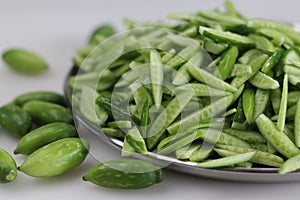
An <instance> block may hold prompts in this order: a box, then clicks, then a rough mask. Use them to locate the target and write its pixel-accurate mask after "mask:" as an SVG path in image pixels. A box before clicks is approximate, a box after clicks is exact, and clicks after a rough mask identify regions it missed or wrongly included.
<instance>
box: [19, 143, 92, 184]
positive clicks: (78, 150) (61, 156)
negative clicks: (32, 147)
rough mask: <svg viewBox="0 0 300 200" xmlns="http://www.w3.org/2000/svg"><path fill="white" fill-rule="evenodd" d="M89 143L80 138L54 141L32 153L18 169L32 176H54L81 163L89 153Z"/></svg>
mask: <svg viewBox="0 0 300 200" xmlns="http://www.w3.org/2000/svg"><path fill="white" fill-rule="evenodd" d="M88 148H89V145H88V143H87V142H86V141H85V140H82V139H79V138H65V139H61V140H58V141H56V142H52V143H50V144H48V145H46V146H43V147H42V148H40V149H38V150H36V151H35V152H33V153H32V154H30V155H29V156H28V157H27V158H26V159H25V161H24V162H23V163H22V165H21V166H20V167H18V169H19V170H20V171H22V172H23V173H25V174H27V175H29V176H32V177H40V178H44V177H52V176H57V175H59V174H63V173H66V172H68V171H70V170H71V169H73V168H75V167H77V166H78V165H80V164H81V163H82V162H83V161H84V159H85V158H86V156H87V154H88Z"/></svg>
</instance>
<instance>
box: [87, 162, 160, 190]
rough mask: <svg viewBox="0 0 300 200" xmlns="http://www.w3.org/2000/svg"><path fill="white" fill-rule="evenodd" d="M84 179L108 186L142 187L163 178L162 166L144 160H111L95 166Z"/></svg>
mask: <svg viewBox="0 0 300 200" xmlns="http://www.w3.org/2000/svg"><path fill="white" fill-rule="evenodd" d="M83 180H85V181H90V182H92V183H94V184H96V185H99V186H102V187H108V188H120V189H140V188H146V187H150V186H152V185H154V184H156V183H160V182H161V181H162V180H163V176H162V170H161V168H160V167H158V166H155V165H153V164H150V163H148V162H145V161H142V160H133V159H124V160H111V161H107V162H104V163H100V164H98V165H96V166H94V167H93V168H92V169H91V170H90V171H89V172H88V173H87V174H86V175H85V176H84V177H83Z"/></svg>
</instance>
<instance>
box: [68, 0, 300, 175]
mask: <svg viewBox="0 0 300 200" xmlns="http://www.w3.org/2000/svg"><path fill="white" fill-rule="evenodd" d="M169 18H171V19H175V20H178V21H180V23H179V24H175V25H168V24H162V23H157V24H155V23H153V24H150V23H146V24H139V23H135V22H132V21H129V20H126V21H125V23H126V25H127V26H128V32H125V33H123V34H119V35H117V36H113V37H110V38H108V36H111V35H112V34H113V33H114V31H113V28H108V27H105V26H104V27H102V29H99V30H98V33H97V32H95V33H94V34H93V37H92V39H91V40H90V41H91V42H90V43H89V45H88V47H87V48H86V49H83V50H80V51H78V52H77V56H76V59H75V61H76V62H75V63H76V66H75V73H73V76H71V78H70V80H69V86H70V88H71V89H70V91H71V92H70V94H69V95H70V99H72V102H73V105H74V108H75V110H76V111H77V112H78V113H79V114H80V115H81V116H82V117H84V118H85V119H86V120H88V121H89V122H91V124H93V125H94V126H96V127H99V129H101V130H102V131H103V132H104V133H105V134H107V135H109V136H111V137H116V138H120V140H122V141H123V142H124V144H123V148H122V155H123V156H130V155H131V154H132V153H134V152H136V153H141V154H147V153H148V152H149V151H152V152H155V153H157V154H162V155H168V156H176V158H177V159H180V160H183V161H192V162H195V163H196V165H197V166H198V167H205V168H218V167H234V166H239V167H240V166H242V167H249V168H250V167H279V168H280V169H279V173H282V174H283V173H287V172H291V171H294V170H296V169H298V168H299V167H300V163H299V162H298V161H297V160H298V158H299V157H300V154H299V153H300V151H299V147H300V123H299V120H300V114H299V112H297V111H298V110H300V100H299V94H300V91H299V82H300V73H299V72H300V49H299V47H300V34H299V33H298V32H296V31H295V30H294V29H293V28H292V27H290V26H289V25H287V24H283V23H281V22H276V21H272V20H266V19H250V18H247V17H245V16H243V15H242V14H240V13H238V12H237V11H236V10H235V9H234V7H233V5H232V4H231V3H230V2H229V1H227V2H226V3H225V10H224V11H219V10H213V11H199V12H198V13H196V14H178V13H177V14H170V15H169ZM107 30H109V31H107ZM102 31H103V32H105V34H101V33H102ZM106 33H109V34H106Z"/></svg>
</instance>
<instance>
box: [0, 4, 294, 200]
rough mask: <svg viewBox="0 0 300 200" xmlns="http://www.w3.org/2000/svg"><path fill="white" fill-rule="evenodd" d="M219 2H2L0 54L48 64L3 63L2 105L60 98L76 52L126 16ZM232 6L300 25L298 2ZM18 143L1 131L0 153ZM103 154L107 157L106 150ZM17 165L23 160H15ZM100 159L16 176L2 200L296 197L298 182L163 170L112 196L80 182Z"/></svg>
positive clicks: (155, 15)
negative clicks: (26, 55) (24, 97)
mask: <svg viewBox="0 0 300 200" xmlns="http://www.w3.org/2000/svg"><path fill="white" fill-rule="evenodd" d="M222 2H223V1H221V0H198V1H195V0H148V1H145V0H106V1H104V0H99V1H96V0H94V1H93V0H86V1H84V0H74V1H71V0H68V1H62V0H52V1H51V0H47V1H46V0H43V1H40V0H0V52H3V51H4V50H6V49H8V48H11V47H23V48H28V49H31V50H33V51H35V52H38V53H39V54H40V55H42V56H43V57H44V58H45V59H46V60H47V62H48V63H49V66H50V68H49V70H48V71H47V72H46V73H44V74H42V75H39V76H26V75H21V74H18V73H15V72H14V71H11V70H10V69H8V68H7V67H6V66H5V65H4V64H3V63H0V105H3V104H5V103H8V102H9V101H10V100H11V99H12V98H14V97H15V96H16V95H18V94H20V93H23V92H27V91H34V90H53V91H57V92H60V93H62V86H63V81H64V78H65V76H66V74H67V72H68V70H69V69H70V67H71V65H72V56H73V55H74V51H75V50H76V49H78V48H80V47H83V46H84V45H85V43H86V40H87V37H88V35H89V33H90V32H91V31H92V30H93V29H94V28H95V27H96V26H97V25H99V24H101V23H105V22H109V23H113V24H115V25H116V26H118V27H121V20H122V18H123V17H128V18H130V19H135V20H139V21H144V20H155V19H161V18H163V19H164V18H165V16H166V14H168V13H170V12H195V11H197V10H198V9H211V8H214V7H221V6H222ZM234 2H235V5H236V7H237V8H238V9H239V10H240V11H241V12H243V13H245V14H246V15H248V16H251V17H265V18H272V19H277V20H282V21H297V20H300V12H299V8H300V3H298V2H297V1H295V0H285V1H273V0H264V1H261V0H251V1H250V0H248V1H246V0H243V1H242V0H239V1H238V0H235V1H234ZM17 141H18V139H17V138H14V137H12V136H10V135H8V134H7V133H5V132H4V131H3V130H2V129H1V128H0V147H2V148H4V149H6V150H7V151H9V152H10V153H12V151H13V150H14V148H15V147H16V144H17ZM106 150H107V151H111V149H110V148H109V147H107V148H106ZM15 158H16V160H17V163H18V165H20V164H21V162H22V160H23V159H24V157H23V156H15ZM97 163H98V161H96V160H95V159H93V158H91V157H88V159H87V160H86V161H85V162H84V164H82V165H81V166H80V167H78V168H76V169H75V170H73V171H71V172H70V173H67V174H65V175H62V176H59V177H54V178H50V179H36V178H30V177H28V176H26V175H24V174H22V173H19V176H18V178H17V180H16V181H15V182H13V183H10V184H2V185H0V199H1V200H4V199H7V200H17V199H22V200H27V199H31V200H37V199H40V200H41V199H43V200H46V199H59V200H60V199H72V200H76V199H88V200H93V199H124V200H125V199H131V200H133V199H187V198H189V199H192V198H193V199H202V200H204V199H205V200H207V199H223V200H225V199H231V200H233V199H239V200H240V199H292V198H293V199H294V198H297V197H299V188H300V180H299V183H289V184H259V183H257V184H247V183H232V182H222V181H216V180H209V179H204V178H199V177H193V176H189V175H184V174H179V173H175V172H171V171H165V180H164V182H162V183H161V184H158V185H155V186H153V187H151V188H147V189H143V190H116V189H106V188H100V187H97V186H94V185H92V184H90V183H85V182H83V181H81V177H82V175H84V174H85V173H86V172H87V170H88V169H89V168H91V167H92V166H93V165H95V164H97Z"/></svg>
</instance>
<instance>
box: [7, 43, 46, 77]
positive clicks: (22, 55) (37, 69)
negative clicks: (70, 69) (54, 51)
mask: <svg viewBox="0 0 300 200" xmlns="http://www.w3.org/2000/svg"><path fill="white" fill-rule="evenodd" d="M2 59H3V61H4V62H5V63H6V64H7V65H8V66H9V67H10V68H11V69H13V70H15V71H17V72H21V73H26V74H38V73H41V72H44V71H45V70H47V68H48V65H47V63H46V62H45V61H44V59H43V58H41V57H40V56H39V55H37V54H35V53H33V52H31V51H28V50H26V49H9V50H7V51H5V52H4V53H3V55H2Z"/></svg>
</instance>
